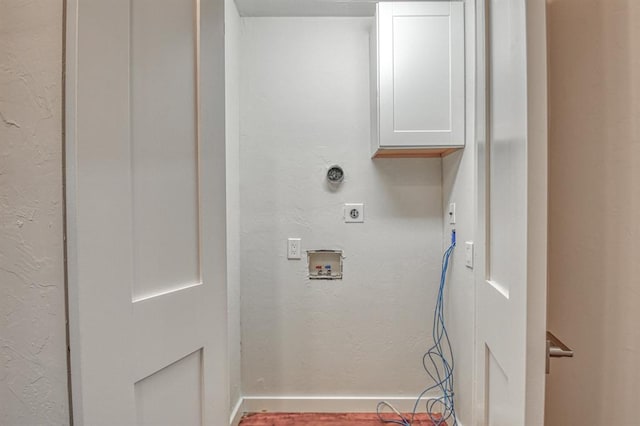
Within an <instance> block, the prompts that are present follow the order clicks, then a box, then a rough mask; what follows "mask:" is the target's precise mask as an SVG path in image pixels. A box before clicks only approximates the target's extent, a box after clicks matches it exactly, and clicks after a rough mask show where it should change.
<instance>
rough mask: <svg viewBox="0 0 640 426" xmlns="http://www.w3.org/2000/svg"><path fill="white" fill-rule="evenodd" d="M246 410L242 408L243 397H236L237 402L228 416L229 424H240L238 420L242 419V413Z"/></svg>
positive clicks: (232, 425) (236, 425) (234, 425)
mask: <svg viewBox="0 0 640 426" xmlns="http://www.w3.org/2000/svg"><path fill="white" fill-rule="evenodd" d="M245 412H246V410H245V409H244V398H242V397H241V398H238V402H236V405H235V406H234V407H233V410H232V411H231V416H230V418H229V426H238V425H239V424H240V420H241V419H242V415H243V414H244V413H245Z"/></svg>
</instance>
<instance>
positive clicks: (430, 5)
mask: <svg viewBox="0 0 640 426" xmlns="http://www.w3.org/2000/svg"><path fill="white" fill-rule="evenodd" d="M463 21H464V12H463V5H462V3H455V2H454V3H449V2H447V3H444V2H442V3H440V2H421V3H417V2H412V3H404V2H402V3H380V4H379V8H378V48H379V61H378V64H379V77H380V87H379V102H380V105H379V107H380V145H381V146H383V147H384V146H390V147H422V146H425V147H429V146H432V147H446V146H462V145H464V22H463Z"/></svg>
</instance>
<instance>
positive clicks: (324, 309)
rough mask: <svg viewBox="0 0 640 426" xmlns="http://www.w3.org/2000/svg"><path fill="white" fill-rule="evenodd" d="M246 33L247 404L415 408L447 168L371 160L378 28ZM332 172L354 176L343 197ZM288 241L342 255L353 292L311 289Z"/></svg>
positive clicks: (357, 25)
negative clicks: (345, 214)
mask: <svg viewBox="0 0 640 426" xmlns="http://www.w3.org/2000/svg"><path fill="white" fill-rule="evenodd" d="M242 22H243V26H242V37H241V40H242V42H241V80H240V81H241V89H240V92H241V94H240V111H241V116H240V122H241V149H240V166H241V177H240V195H241V196H240V207H241V209H240V212H241V217H240V219H241V221H240V227H241V253H242V254H241V264H242V272H241V281H242V321H243V322H242V350H243V359H242V375H243V391H244V393H245V395H247V396H344V395H351V396H365V395H368V396H378V395H390V396H407V397H414V396H415V395H416V394H417V392H419V391H420V390H421V389H422V387H423V386H424V385H425V384H427V383H428V382H427V378H426V376H425V374H424V373H423V372H422V365H421V360H422V354H423V351H424V350H425V348H426V347H427V345H428V344H429V343H430V340H431V337H430V336H431V324H432V314H433V307H434V302H435V300H434V299H435V295H436V291H437V285H438V279H439V269H440V257H441V253H442V189H441V172H442V170H441V160H440V159H386V160H376V161H372V160H371V159H370V158H369V156H370V154H369V82H368V76H369V50H368V49H369V28H370V25H372V23H373V20H372V19H371V18H243V20H242ZM333 163H338V164H340V165H342V166H343V167H344V169H345V172H346V178H345V182H344V183H343V184H342V186H341V187H340V189H339V190H338V191H335V192H332V191H331V190H329V189H328V188H327V186H326V184H325V173H326V168H327V166H329V165H331V164H333ZM345 202H364V203H365V216H366V221H365V223H364V224H345V223H344V222H343V219H342V205H343V203H345ZM287 237H300V238H302V248H303V249H304V250H306V249H324V248H336V249H343V250H344V253H345V255H346V259H345V263H344V269H345V271H344V273H345V275H344V279H343V280H342V281H309V280H308V279H306V270H307V264H306V260H298V261H297V260H287V259H286V239H287ZM469 351H470V348H469ZM370 409H371V410H373V409H375V403H372V406H371V407H370Z"/></svg>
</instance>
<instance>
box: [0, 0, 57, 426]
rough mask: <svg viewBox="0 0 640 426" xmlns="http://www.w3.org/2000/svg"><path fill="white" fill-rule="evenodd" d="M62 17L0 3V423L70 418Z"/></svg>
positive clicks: (50, 5)
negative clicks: (64, 251)
mask: <svg viewBox="0 0 640 426" xmlns="http://www.w3.org/2000/svg"><path fill="white" fill-rule="evenodd" d="M62 14H63V2H62V1H55V0H38V1H26V0H25V1H21V0H4V1H0V424H3V425H45V424H46V425H61V424H68V422H69V414H68V398H67V367H66V365H67V364H66V362H67V361H66V360H67V358H66V337H65V307H64V303H65V300H64V299H65V291H64V259H63V244H64V243H63V206H64V203H63V198H62V194H63V191H62V110H61V106H62V34H63V28H62V22H63V21H62Z"/></svg>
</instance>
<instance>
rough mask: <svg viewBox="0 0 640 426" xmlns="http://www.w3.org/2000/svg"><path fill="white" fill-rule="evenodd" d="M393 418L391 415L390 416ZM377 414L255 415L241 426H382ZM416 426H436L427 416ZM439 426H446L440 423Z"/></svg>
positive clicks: (416, 419) (419, 420) (421, 417)
mask: <svg viewBox="0 0 640 426" xmlns="http://www.w3.org/2000/svg"><path fill="white" fill-rule="evenodd" d="M388 416H389V417H391V415H388ZM384 424H385V423H382V422H381V421H380V420H379V419H378V416H377V415H376V414H375V413H340V414H327V413H253V414H247V415H246V416H244V417H243V418H242V421H241V422H240V426H298V425H305V426H381V425H384ZM413 424H414V426H434V423H433V422H431V421H430V420H429V418H428V417H427V415H426V414H419V415H416V418H415V421H414V422H413ZM439 426H446V423H440V425H439Z"/></svg>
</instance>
